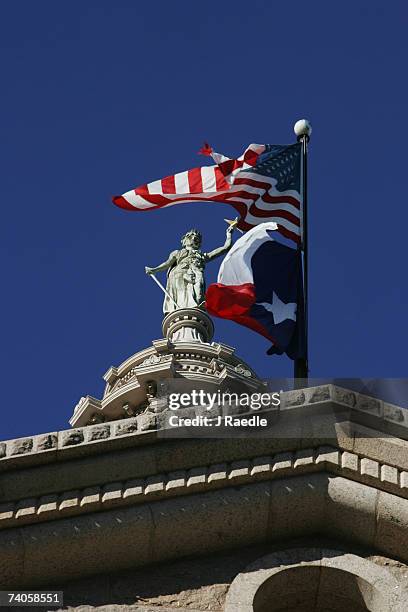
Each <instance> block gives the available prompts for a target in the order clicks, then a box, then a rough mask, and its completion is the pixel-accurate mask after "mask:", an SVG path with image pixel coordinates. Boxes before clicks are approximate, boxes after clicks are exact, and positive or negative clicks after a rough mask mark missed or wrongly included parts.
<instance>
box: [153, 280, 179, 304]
mask: <svg viewBox="0 0 408 612" xmlns="http://www.w3.org/2000/svg"><path fill="white" fill-rule="evenodd" d="M149 276H150V277H151V278H152V279H153V280H154V282H155V283H156V284H157V285H159V287H160V289H161V290H162V291H163V293H164V294H165V295H167V297H168V298H169V299H170V300H171V301H172V302H173V304H175V306H176V308H180V306H179V305H178V304H177V302H176V300H175V299H174V298H172V297H171V295H170V293H169V292H168V291H167V289H165V288H164V287H163V285H162V284H161V282H160V281H159V279H158V278H156V277H155V275H154V274H149Z"/></svg>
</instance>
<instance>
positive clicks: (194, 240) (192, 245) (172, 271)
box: [145, 220, 238, 314]
mask: <svg viewBox="0 0 408 612" xmlns="http://www.w3.org/2000/svg"><path fill="white" fill-rule="evenodd" d="M237 222H238V220H235V221H233V222H232V223H230V224H229V226H228V229H227V232H226V239H225V242H224V244H223V245H222V246H221V247H218V248H217V249H214V250H213V251H210V252H209V253H203V252H202V251H201V250H200V246H201V242H202V236H201V234H200V232H199V231H198V230H196V229H192V230H190V231H189V232H187V234H185V235H184V236H183V237H182V239H181V245H182V248H181V249H179V250H178V251H172V252H171V253H170V255H169V257H168V259H167V260H166V261H164V262H163V263H161V264H160V265H158V266H156V267H155V268H149V267H147V266H146V268H145V271H146V274H151V275H154V273H155V272H160V271H161V270H167V285H166V290H165V298H164V303H163V312H164V314H168V313H169V312H173V311H174V310H179V309H180V308H202V307H203V306H204V302H205V279H204V268H205V266H206V264H207V262H209V261H212V260H213V259H215V258H216V257H219V256H220V255H223V254H224V253H226V252H227V251H229V249H230V248H231V245H232V232H233V230H234V228H235V226H236V224H237ZM155 280H156V282H158V281H157V279H155ZM158 284H159V283H158ZM160 286H161V285H160ZM163 289H164V288H163Z"/></svg>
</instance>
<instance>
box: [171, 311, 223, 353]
mask: <svg viewBox="0 0 408 612" xmlns="http://www.w3.org/2000/svg"><path fill="white" fill-rule="evenodd" d="M162 329H163V335H164V336H165V337H166V338H168V339H169V340H170V342H201V343H206V344H209V343H210V342H211V340H212V339H213V336H214V323H213V322H212V320H211V319H210V317H209V316H208V314H207V313H206V312H205V311H204V310H201V309H200V308H180V310H175V311H174V312H169V314H167V315H166V316H165V317H164V319H163V324H162Z"/></svg>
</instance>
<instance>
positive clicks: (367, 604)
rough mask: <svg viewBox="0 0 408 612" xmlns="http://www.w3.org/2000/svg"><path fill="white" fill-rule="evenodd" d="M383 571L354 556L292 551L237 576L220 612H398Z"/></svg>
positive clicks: (395, 589) (393, 586)
mask: <svg viewBox="0 0 408 612" xmlns="http://www.w3.org/2000/svg"><path fill="white" fill-rule="evenodd" d="M400 591H401V589H400V586H399V583H398V582H397V580H396V579H395V578H394V576H393V575H392V574H391V573H390V572H389V571H388V570H386V569H384V568H382V567H379V566H378V565H376V564H375V563H373V562H371V561H368V560H366V559H363V558H362V557H359V556H357V555H354V554H349V553H345V552H342V551H338V550H332V549H320V548H295V549H288V550H285V551H279V552H275V553H272V554H270V555H266V556H265V557H261V558H260V559H258V560H257V561H255V562H254V563H252V564H251V565H249V566H248V567H247V568H246V569H245V570H244V571H243V572H241V573H240V574H238V576H236V578H235V579H234V581H233V583H232V584H231V587H230V589H229V591H228V594H227V599H226V605H225V612H329V611H330V612H344V611H346V612H365V611H367V610H368V611H369V612H403V610H406V609H408V608H407V606H408V604H407V601H405V605H404V602H403V601H402V599H403V596H402V595H401V592H400Z"/></svg>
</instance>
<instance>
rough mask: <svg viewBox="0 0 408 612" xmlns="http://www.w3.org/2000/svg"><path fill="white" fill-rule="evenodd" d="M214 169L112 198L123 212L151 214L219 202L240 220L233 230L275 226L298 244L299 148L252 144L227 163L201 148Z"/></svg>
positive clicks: (181, 175)
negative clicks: (271, 223)
mask: <svg viewBox="0 0 408 612" xmlns="http://www.w3.org/2000/svg"><path fill="white" fill-rule="evenodd" d="M200 153H203V154H204V155H210V156H211V157H212V158H213V160H214V161H215V165H214V166H203V167H201V168H193V169H192V170H186V171H184V172H179V173H177V174H172V175H171V176H167V177H166V178H163V179H160V180H158V181H153V182H152V183H147V184H145V185H141V186H140V187H136V189H132V190H131V191H128V192H126V193H124V194H123V195H121V196H115V197H114V198H113V202H114V203H115V204H116V205H117V206H119V207H120V208H125V209H126V210H139V211H140V210H154V209H158V208H166V207H167V206H173V205H174V204H181V203H183V202H221V203H224V204H230V205H231V206H233V207H234V208H235V209H236V210H237V211H238V213H239V215H240V220H239V222H238V225H237V227H238V228H239V229H241V230H243V231H248V230H250V229H251V228H253V227H255V226H256V225H258V224H259V223H265V222H269V221H275V222H276V223H277V224H278V231H279V232H280V233H281V234H282V235H283V236H284V237H285V238H287V239H288V240H290V241H292V242H294V243H295V244H299V243H300V242H301V213H302V197H301V188H300V185H301V176H300V174H301V144H300V143H296V144H292V145H259V144H251V145H249V147H248V148H247V149H246V150H245V151H244V153H243V154H242V155H241V157H238V158H237V159H230V158H228V157H226V156H225V155H221V154H220V153H216V152H215V151H213V150H212V149H211V147H209V145H207V144H206V145H205V146H204V147H203V148H202V149H201V151H200Z"/></svg>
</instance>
